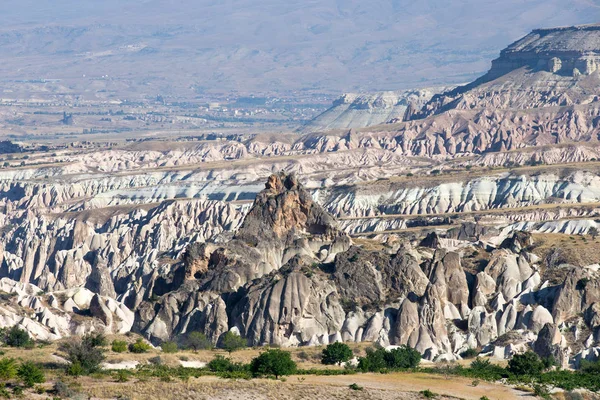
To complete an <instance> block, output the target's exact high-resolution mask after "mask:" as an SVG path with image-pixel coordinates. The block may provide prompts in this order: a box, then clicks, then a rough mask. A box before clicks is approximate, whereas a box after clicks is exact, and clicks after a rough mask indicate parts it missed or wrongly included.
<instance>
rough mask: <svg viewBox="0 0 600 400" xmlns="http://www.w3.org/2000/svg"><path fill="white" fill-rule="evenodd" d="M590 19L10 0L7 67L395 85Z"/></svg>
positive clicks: (522, 12)
mask: <svg viewBox="0 0 600 400" xmlns="http://www.w3.org/2000/svg"><path fill="white" fill-rule="evenodd" d="M592 22H600V0H596V1H593V0H578V1H561V0H504V1H498V0H495V1H490V0H463V1H459V0H444V1H442V0H420V1H406V0H370V1H364V0H360V1H359V0H319V1H317V0H305V1H298V2H293V1H289V0H130V1H123V0H118V1H117V0H87V1H86V0H51V1H50V0H20V1H15V0H3V1H2V2H0V23H1V24H0V25H1V26H2V28H0V57H2V60H3V63H5V65H4V68H3V67H2V66H0V72H2V73H4V74H8V75H9V76H10V77H19V76H22V77H31V76H36V75H42V74H46V75H48V74H49V75H52V76H60V77H62V78H67V77H75V76H77V75H79V74H82V73H83V72H86V71H87V74H88V75H94V74H103V72H104V73H107V74H109V73H110V74H111V75H112V76H119V77H127V78H128V79H133V78H132V77H134V76H135V77H138V78H139V79H153V80H163V81H164V80H166V81H170V80H180V79H187V80H189V81H190V82H192V83H193V84H194V85H196V87H204V88H211V87H222V88H224V89H226V90H240V91H245V89H248V90H261V89H264V90H265V91H269V90H276V91H277V90H279V91H281V90H289V89H303V88H312V89H323V90H331V91H344V90H373V89H388V88H389V89H395V88H397V87H400V86H405V87H406V86H422V85H427V84H434V83H444V82H448V83H453V82H462V81H465V80H469V79H471V78H473V77H474V76H476V75H478V74H480V73H482V72H483V71H485V70H486V69H487V68H488V67H489V65H490V61H491V59H492V58H495V57H496V56H497V55H498V53H499V51H500V50H501V49H502V48H504V47H506V46H507V45H508V44H510V43H511V42H512V41H514V40H516V39H518V38H519V37H521V36H522V35H524V34H526V33H528V32H529V31H531V30H532V29H534V28H538V27H551V26H558V25H572V24H581V23H592ZM127 46H130V47H129V48H130V49H131V48H135V49H137V48H142V47H143V49H144V50H142V51H139V52H136V51H125V50H123V49H125V48H127ZM132 46H133V47H132ZM54 68H55V69H56V70H54Z"/></svg>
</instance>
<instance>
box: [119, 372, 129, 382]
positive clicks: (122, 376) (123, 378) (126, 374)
mask: <svg viewBox="0 0 600 400" xmlns="http://www.w3.org/2000/svg"><path fill="white" fill-rule="evenodd" d="M130 374H131V373H130V372H129V371H125V370H119V371H117V376H116V379H117V382H121V383H123V382H128V381H129V375H130Z"/></svg>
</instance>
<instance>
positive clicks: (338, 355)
mask: <svg viewBox="0 0 600 400" xmlns="http://www.w3.org/2000/svg"><path fill="white" fill-rule="evenodd" d="M351 358H352V349H350V347H349V346H348V345H347V344H346V343H342V342H336V343H331V344H329V345H327V347H325V348H324V349H323V353H322V355H321V363H323V364H326V365H334V364H340V363H343V362H346V361H348V360H349V359H351Z"/></svg>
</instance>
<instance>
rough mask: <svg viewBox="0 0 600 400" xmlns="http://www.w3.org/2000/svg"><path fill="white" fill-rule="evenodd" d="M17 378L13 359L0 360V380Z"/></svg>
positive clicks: (15, 364)
mask: <svg viewBox="0 0 600 400" xmlns="http://www.w3.org/2000/svg"><path fill="white" fill-rule="evenodd" d="M15 376H17V363H16V362H15V359H14V358H3V359H2V360H0V380H2V381H8V380H10V379H13V378H14V377H15Z"/></svg>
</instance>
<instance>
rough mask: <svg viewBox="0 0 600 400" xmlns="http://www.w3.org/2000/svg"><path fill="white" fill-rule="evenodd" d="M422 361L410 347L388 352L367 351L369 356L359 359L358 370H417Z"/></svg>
mask: <svg viewBox="0 0 600 400" xmlns="http://www.w3.org/2000/svg"><path fill="white" fill-rule="evenodd" d="M420 361H421V354H420V353H419V352H418V351H416V350H415V349H412V348H410V347H408V346H401V347H399V348H397V349H393V350H390V351H387V350H385V349H377V350H373V349H367V355H366V356H365V357H360V358H359V359H358V369H359V370H361V371H363V372H381V371H383V370H398V369H407V368H416V367H417V366H418V365H419V363H420Z"/></svg>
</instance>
